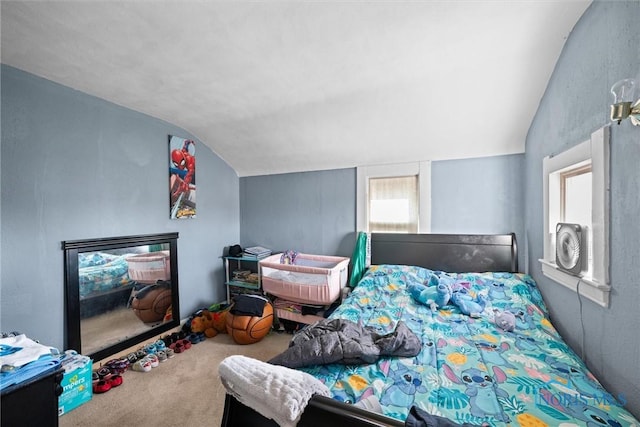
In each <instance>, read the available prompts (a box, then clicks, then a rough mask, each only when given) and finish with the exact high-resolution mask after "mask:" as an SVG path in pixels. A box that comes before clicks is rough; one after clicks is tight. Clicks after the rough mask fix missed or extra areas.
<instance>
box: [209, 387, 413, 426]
mask: <svg viewBox="0 0 640 427" xmlns="http://www.w3.org/2000/svg"><path fill="white" fill-rule="evenodd" d="M331 425H334V426H350V427H351V426H352V427H374V426H375V427H403V426H404V423H403V422H401V421H398V420H395V419H393V418H389V417H386V416H384V415H381V414H377V413H375V412H370V411H367V410H364V409H361V408H358V407H355V406H353V405H348V404H346V403H342V402H338V401H337V400H334V399H330V398H328V397H324V396H313V397H312V398H311V400H310V401H309V403H308V404H307V407H306V409H305V411H304V413H303V414H302V418H301V419H300V422H298V427H326V426H331ZM221 426H222V427H246V426H252V427H278V424H277V423H276V422H275V421H273V420H270V419H268V418H265V417H263V416H262V415H260V414H259V413H258V412H256V411H254V410H253V409H251V408H249V407H247V406H245V405H243V404H242V403H240V402H239V401H238V400H236V399H235V398H234V397H233V396H231V395H229V394H227V395H226V398H225V401H224V414H223V416H222V424H221Z"/></svg>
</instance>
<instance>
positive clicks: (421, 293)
mask: <svg viewBox="0 0 640 427" xmlns="http://www.w3.org/2000/svg"><path fill="white" fill-rule="evenodd" d="M408 290H409V294H410V295H411V297H412V298H413V299H414V300H416V301H417V302H419V303H420V304H423V305H426V306H427V307H430V308H431V310H433V311H436V310H437V308H438V305H437V304H436V299H437V298H438V288H437V287H436V286H425V285H423V284H422V283H411V284H410V285H409V287H408Z"/></svg>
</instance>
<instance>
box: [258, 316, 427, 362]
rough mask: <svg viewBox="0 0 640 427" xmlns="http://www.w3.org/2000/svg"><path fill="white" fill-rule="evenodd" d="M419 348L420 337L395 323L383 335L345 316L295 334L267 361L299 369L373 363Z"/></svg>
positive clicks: (409, 355)
mask: <svg viewBox="0 0 640 427" xmlns="http://www.w3.org/2000/svg"><path fill="white" fill-rule="evenodd" d="M420 349H421V343H420V339H419V338H418V337H417V336H416V335H415V334H414V333H413V332H411V330H410V329H409V328H408V327H407V325H405V324H404V323H403V322H398V325H397V326H396V329H395V330H394V331H393V332H391V333H389V334H386V335H381V334H379V333H378V332H377V331H376V330H375V329H373V328H372V327H368V326H367V327H362V326H360V325H358V324H356V323H354V322H351V321H349V320H345V319H331V320H329V319H324V320H320V321H318V322H316V323H314V324H313V325H310V326H308V327H307V328H305V329H303V330H301V331H300V332H298V333H296V334H295V335H294V336H293V338H292V340H291V342H290V343H289V348H288V349H287V350H285V351H284V352H283V353H280V354H279V355H277V356H276V357H274V358H273V359H271V360H269V363H272V364H274V365H281V366H286V367H288V368H300V367H303V366H310V365H323V364H328V363H342V364H345V365H359V364H368V363H374V362H375V361H377V360H378V359H379V358H380V357H383V356H397V357H413V356H416V355H417V354H418V353H419V352H420Z"/></svg>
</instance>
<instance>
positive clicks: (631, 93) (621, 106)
mask: <svg viewBox="0 0 640 427" xmlns="http://www.w3.org/2000/svg"><path fill="white" fill-rule="evenodd" d="M637 86H638V83H637V82H636V80H635V79H624V80H620V81H619V82H616V83H615V84H614V85H613V86H611V93H612V94H613V105H612V106H611V121H613V122H618V124H620V122H621V121H623V120H624V119H626V118H627V117H628V118H629V119H631V123H632V124H634V125H635V126H640V99H634V98H635V93H636V87H637Z"/></svg>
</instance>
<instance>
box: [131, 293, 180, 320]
mask: <svg viewBox="0 0 640 427" xmlns="http://www.w3.org/2000/svg"><path fill="white" fill-rule="evenodd" d="M170 305H171V289H167V288H164V287H159V286H157V287H153V288H151V289H150V290H149V291H147V292H143V293H140V294H138V295H136V296H135V297H134V298H133V300H132V302H131V308H132V309H133V312H134V313H135V314H136V316H138V318H139V319H140V320H142V321H143V322H144V323H153V322H158V321H160V320H162V319H163V318H164V316H165V314H166V313H167V309H168V308H169V306H170Z"/></svg>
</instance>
